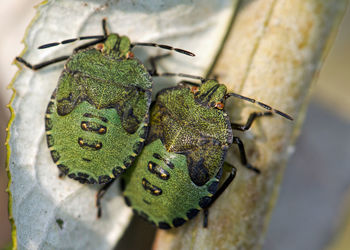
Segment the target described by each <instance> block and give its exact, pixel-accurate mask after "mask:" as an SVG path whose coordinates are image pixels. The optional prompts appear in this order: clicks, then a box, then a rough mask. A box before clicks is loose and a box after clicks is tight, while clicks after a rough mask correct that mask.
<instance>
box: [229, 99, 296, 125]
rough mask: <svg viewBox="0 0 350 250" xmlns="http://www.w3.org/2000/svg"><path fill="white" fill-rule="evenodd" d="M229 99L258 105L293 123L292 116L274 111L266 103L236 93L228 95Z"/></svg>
mask: <svg viewBox="0 0 350 250" xmlns="http://www.w3.org/2000/svg"><path fill="white" fill-rule="evenodd" d="M229 97H236V98H239V99H241V100H244V101H248V102H251V103H254V104H258V105H259V106H260V107H263V108H264V109H267V110H270V111H272V112H274V113H276V114H278V115H280V116H283V117H284V118H286V119H288V120H291V121H293V118H292V117H291V116H290V115H287V114H286V113H284V112H282V111H279V110H277V109H274V108H272V107H271V106H269V105H267V104H265V103H262V102H259V101H256V100H254V99H252V98H249V97H246V96H242V95H239V94H236V93H227V94H226V95H225V97H224V98H225V99H227V98H229Z"/></svg>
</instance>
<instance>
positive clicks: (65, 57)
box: [16, 56, 69, 70]
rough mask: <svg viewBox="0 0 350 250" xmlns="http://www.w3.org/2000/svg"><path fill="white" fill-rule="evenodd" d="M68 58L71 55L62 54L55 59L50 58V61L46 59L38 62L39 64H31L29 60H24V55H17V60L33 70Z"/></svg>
mask: <svg viewBox="0 0 350 250" xmlns="http://www.w3.org/2000/svg"><path fill="white" fill-rule="evenodd" d="M68 58H69V56H60V57H57V58H54V59H51V60H48V61H45V62H42V63H38V64H35V65H32V64H30V63H29V62H27V61H26V60H24V59H23V58H22V57H16V60H17V61H18V62H20V63H23V64H24V65H25V66H26V67H28V68H30V69H32V70H38V69H41V68H44V67H46V66H49V65H51V64H54V63H58V62H62V61H65V60H67V59H68Z"/></svg>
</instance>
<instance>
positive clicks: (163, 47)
mask: <svg viewBox="0 0 350 250" xmlns="http://www.w3.org/2000/svg"><path fill="white" fill-rule="evenodd" d="M131 46H132V47H135V46H148V47H157V48H161V49H166V50H173V51H176V52H178V53H181V54H185V55H187V56H195V54H194V53H192V52H190V51H187V50H184V49H179V48H174V47H171V46H169V45H165V44H157V43H132V44H131Z"/></svg>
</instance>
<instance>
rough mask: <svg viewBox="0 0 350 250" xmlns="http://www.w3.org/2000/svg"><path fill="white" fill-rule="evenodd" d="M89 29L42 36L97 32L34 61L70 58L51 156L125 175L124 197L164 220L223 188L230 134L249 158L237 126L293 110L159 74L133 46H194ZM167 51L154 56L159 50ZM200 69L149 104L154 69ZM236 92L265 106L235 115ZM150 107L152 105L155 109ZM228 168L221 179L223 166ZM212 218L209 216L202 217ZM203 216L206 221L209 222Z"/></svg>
mask: <svg viewBox="0 0 350 250" xmlns="http://www.w3.org/2000/svg"><path fill="white" fill-rule="evenodd" d="M102 26H103V30H104V35H102V36H85V37H79V38H76V39H68V40H64V41H62V42H60V43H59V42H55V43H50V44H45V45H43V46H40V47H39V48H49V47H52V46H56V45H59V44H66V43H70V42H74V41H76V40H86V39H92V41H91V42H88V43H86V44H83V45H82V46H79V47H77V48H76V49H75V50H74V52H73V54H72V55H71V56H62V57H58V58H55V59H52V60H50V61H46V62H43V63H40V64H37V65H31V64H30V63H28V62H26V61H25V60H24V59H23V58H20V57H17V58H16V59H17V61H19V62H21V63H23V64H24V65H26V66H27V67H29V68H31V69H33V70H37V69H40V68H43V67H46V66H48V65H51V64H53V63H56V62H61V61H66V63H65V67H64V70H63V72H62V74H61V76H60V78H59V82H58V86H57V88H56V89H55V90H54V92H53V94H52V97H51V100H50V102H49V104H48V107H47V111H46V116H45V127H46V134H47V144H48V147H49V149H50V152H51V156H52V159H53V161H54V162H55V163H56V165H57V166H58V168H59V169H60V171H61V172H63V173H64V174H66V175H68V177H70V178H73V179H75V180H78V181H80V182H82V183H100V184H102V183H107V184H106V185H105V186H104V187H102V188H101V190H100V191H99V192H98V196H97V206H98V211H99V212H98V215H100V214H101V207H100V200H101V198H102V196H103V195H104V193H105V191H106V190H107V188H108V187H109V186H110V185H111V183H112V181H113V180H115V179H116V178H117V177H119V176H120V175H121V174H122V173H124V172H125V171H126V170H127V169H128V171H127V172H126V173H125V174H123V175H122V189H123V194H124V196H125V200H126V203H127V204H128V205H129V206H132V207H133V209H134V211H135V212H136V213H138V214H140V215H141V216H142V217H144V218H146V219H147V220H149V221H150V222H152V223H154V224H155V225H157V226H158V227H160V228H163V229H168V228H172V227H178V226H181V225H182V224H183V223H185V222H186V221H187V220H189V219H191V218H193V217H194V216H195V215H196V214H197V213H198V212H199V211H200V210H201V209H206V210H207V209H208V208H209V206H210V205H211V204H212V203H213V202H214V201H215V200H216V199H217V198H218V197H219V196H220V195H221V194H222V192H223V191H224V190H225V189H226V188H227V187H228V185H229V184H230V183H231V182H232V180H233V179H234V177H235V174H236V169H235V168H234V167H233V166H230V165H229V164H228V163H225V156H226V153H227V151H228V150H229V148H230V146H231V145H232V144H236V145H237V146H238V149H239V152H240V159H241V163H242V165H244V166H245V167H247V168H248V169H251V170H253V171H255V172H257V173H259V169H258V168H255V167H253V166H252V165H250V164H249V162H248V160H247V157H246V153H245V149H244V145H243V143H242V141H241V140H240V138H239V137H237V136H234V134H233V130H240V131H246V130H248V129H249V128H250V127H251V125H252V123H253V121H254V120H255V119H256V118H258V117H262V116H271V115H272V114H278V115H281V116H283V117H285V118H287V119H289V120H292V118H291V117H290V116H288V115H287V114H285V113H283V112H281V111H279V110H276V109H273V108H272V107H270V106H268V105H266V104H264V103H261V102H258V101H256V100H254V99H251V98H248V97H244V96H242V95H239V94H236V93H227V89H226V87H225V85H223V84H220V83H218V82H217V81H216V80H206V79H203V78H201V77H193V76H190V75H186V74H173V73H166V74H158V72H157V70H156V68H155V60H156V59H157V58H153V59H152V60H151V65H152V68H151V69H147V68H146V67H145V66H144V64H143V63H141V62H140V61H139V60H138V59H137V58H135V57H134V55H133V53H132V48H133V47H135V46H153V47H159V48H162V49H167V50H174V51H176V52H179V53H182V54H185V55H189V56H194V54H193V53H191V52H189V51H186V50H182V49H178V48H173V47H171V46H168V45H161V44H155V43H131V42H130V40H129V38H128V37H125V36H119V35H117V34H113V33H112V34H108V32H107V29H106V21H105V20H103V22H102ZM161 57H162V56H160V57H158V58H161ZM160 75H165V76H173V75H179V76H183V77H190V78H196V79H199V80H201V84H197V83H193V82H182V84H179V85H178V86H176V87H172V88H167V89H164V90H162V91H160V92H159V93H158V94H157V98H156V101H155V103H154V105H153V106H152V108H151V113H149V110H150V103H151V90H152V84H153V81H152V76H160ZM229 97H237V98H240V99H242V100H245V101H249V102H251V103H257V104H258V105H260V106H261V107H263V108H265V109H267V110H268V111H265V112H254V113H252V114H251V115H250V116H249V118H248V120H247V122H246V123H245V124H236V123H231V121H230V119H229V117H228V115H227V113H226V112H225V110H224V107H225V101H226V99H228V98H229ZM149 114H150V115H149ZM224 165H225V166H228V167H229V168H230V169H231V173H230V175H229V176H228V178H227V179H226V180H224V181H223V184H222V185H221V186H220V187H219V181H220V179H221V176H222V172H223V166H224ZM205 218H206V217H205ZM206 223H207V222H206V220H205V223H204V224H205V225H206Z"/></svg>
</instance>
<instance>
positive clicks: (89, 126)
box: [80, 121, 107, 135]
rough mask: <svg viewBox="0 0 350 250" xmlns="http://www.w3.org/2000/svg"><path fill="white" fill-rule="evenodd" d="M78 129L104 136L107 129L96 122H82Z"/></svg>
mask: <svg viewBox="0 0 350 250" xmlns="http://www.w3.org/2000/svg"><path fill="white" fill-rule="evenodd" d="M80 127H81V129H82V130H84V131H89V132H93V133H97V134H100V135H104V134H105V133H106V132H107V128H106V127H105V126H103V125H101V124H98V123H96V122H88V121H82V122H81V124H80Z"/></svg>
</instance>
